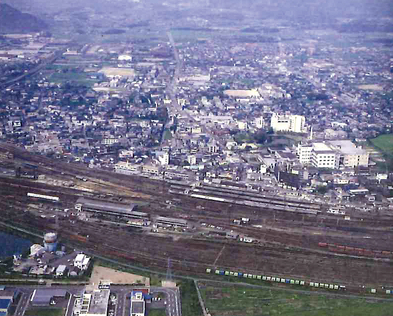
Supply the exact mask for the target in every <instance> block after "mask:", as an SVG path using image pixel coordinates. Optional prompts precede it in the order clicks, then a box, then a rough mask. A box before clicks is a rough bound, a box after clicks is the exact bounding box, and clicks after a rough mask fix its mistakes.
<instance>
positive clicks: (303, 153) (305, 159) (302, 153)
mask: <svg viewBox="0 0 393 316" xmlns="http://www.w3.org/2000/svg"><path fill="white" fill-rule="evenodd" d="M312 150H313V146H312V145H300V144H299V145H298V147H297V155H298V157H299V161H300V163H301V164H302V165H305V166H307V165H309V164H310V163H311V153H312Z"/></svg>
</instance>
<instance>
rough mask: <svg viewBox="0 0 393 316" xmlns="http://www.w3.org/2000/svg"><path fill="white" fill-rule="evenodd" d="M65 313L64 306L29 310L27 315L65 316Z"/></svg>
mask: <svg viewBox="0 0 393 316" xmlns="http://www.w3.org/2000/svg"><path fill="white" fill-rule="evenodd" d="M63 314H64V309H63V308H39V309H29V310H27V311H26V313H25V316H63Z"/></svg>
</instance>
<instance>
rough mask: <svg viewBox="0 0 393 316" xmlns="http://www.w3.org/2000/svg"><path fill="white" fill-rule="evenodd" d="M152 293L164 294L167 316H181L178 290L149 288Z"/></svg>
mask: <svg viewBox="0 0 393 316" xmlns="http://www.w3.org/2000/svg"><path fill="white" fill-rule="evenodd" d="M150 290H151V292H152V293H165V302H166V311H167V315H168V316H181V304H180V291H179V289H178V288H165V287H151V288H150Z"/></svg>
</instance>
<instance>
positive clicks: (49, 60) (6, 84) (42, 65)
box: [0, 50, 65, 89]
mask: <svg viewBox="0 0 393 316" xmlns="http://www.w3.org/2000/svg"><path fill="white" fill-rule="evenodd" d="M64 52H65V50H59V51H57V52H55V53H54V54H53V56H52V57H49V58H47V59H45V60H42V61H41V63H40V64H39V65H38V66H36V67H34V68H33V69H30V70H29V71H28V72H27V73H25V74H23V75H20V76H18V77H16V78H14V79H11V80H9V81H7V82H4V83H2V84H0V89H5V88H8V87H10V86H12V85H13V84H14V83H16V82H18V81H20V80H23V79H25V78H27V77H29V76H32V75H34V74H36V73H37V72H39V71H40V70H41V69H44V68H45V67H46V66H47V65H49V64H51V63H53V62H54V61H55V60H56V59H57V58H59V57H60V56H61V55H62V54H63V53H64Z"/></svg>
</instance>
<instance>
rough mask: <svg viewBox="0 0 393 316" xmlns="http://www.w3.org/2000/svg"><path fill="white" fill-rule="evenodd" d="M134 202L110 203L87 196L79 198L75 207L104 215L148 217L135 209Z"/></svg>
mask: <svg viewBox="0 0 393 316" xmlns="http://www.w3.org/2000/svg"><path fill="white" fill-rule="evenodd" d="M136 208H137V205H136V204H120V203H111V202H106V201H101V200H93V199H89V198H84V197H82V198H79V199H78V200H77V201H76V204H75V209H76V210H78V211H83V212H93V213H101V214H104V215H115V216H123V217H130V218H148V217H149V215H148V214H147V213H143V212H137V211H135V210H136Z"/></svg>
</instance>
